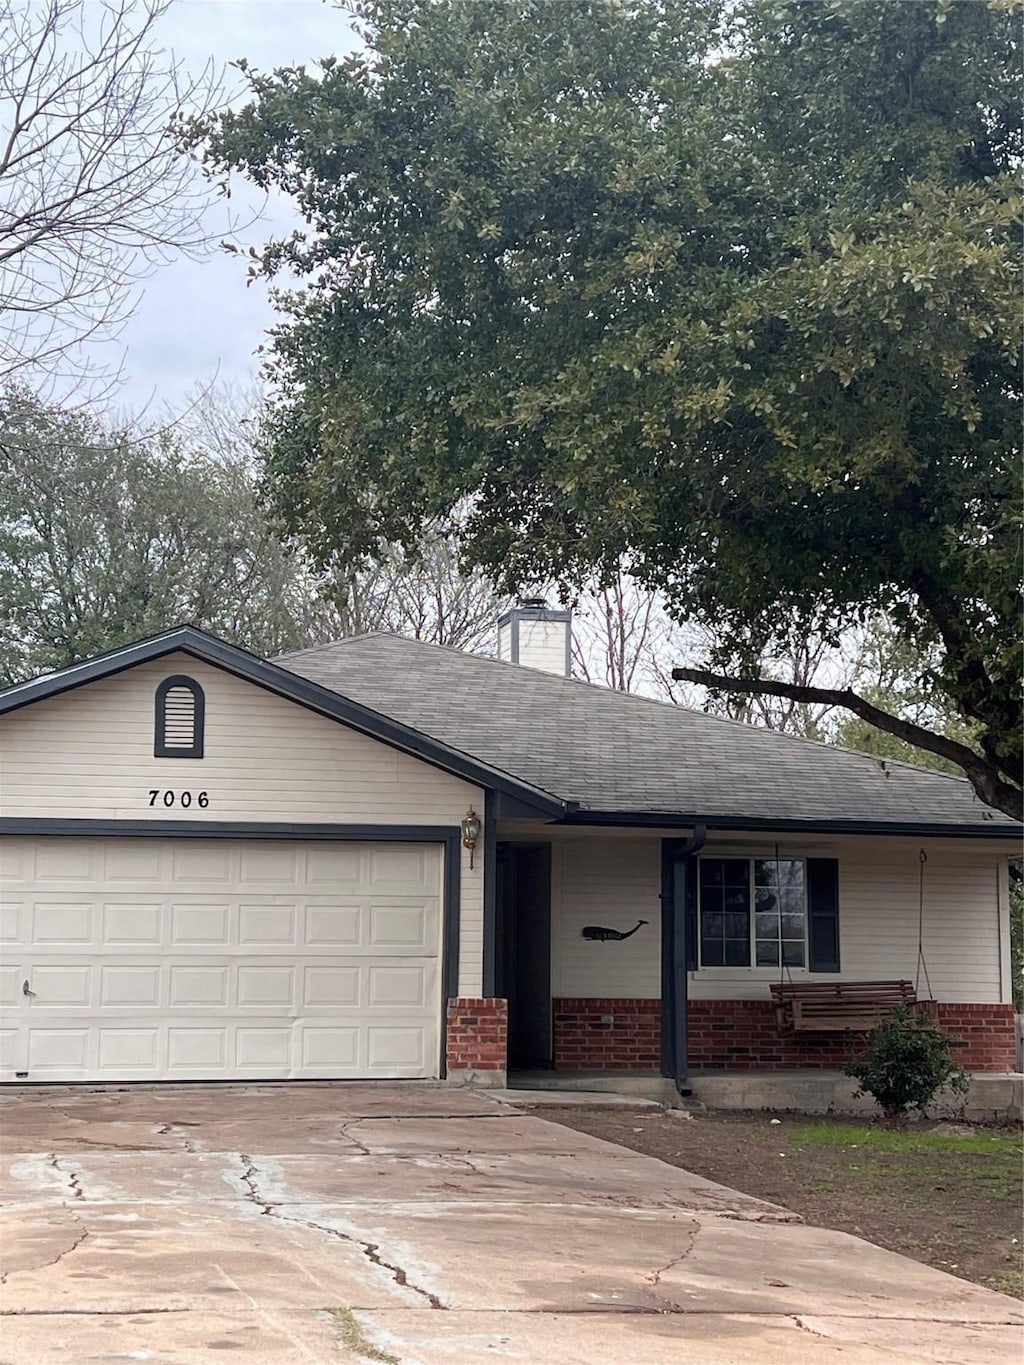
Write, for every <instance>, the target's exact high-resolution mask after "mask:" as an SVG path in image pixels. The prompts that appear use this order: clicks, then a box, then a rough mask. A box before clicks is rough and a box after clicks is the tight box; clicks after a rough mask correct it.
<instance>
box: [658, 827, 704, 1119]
mask: <svg viewBox="0 0 1024 1365" xmlns="http://www.w3.org/2000/svg"><path fill="white" fill-rule="evenodd" d="M706 838H707V830H706V829H705V827H704V826H703V825H697V826H695V827H694V831H693V835H692V836H691V837H690V838H689V839H663V840H662V841H661V1062H662V1071H663V1072H665V1074H667V1075H669V1076H671V1077H672V1078H673V1080H674V1081H675V1083H676V1089H677V1090H678V1092H679V1093H680V1095H688V1094H689V1093H690V1088H689V1083H688V1074H687V1060H688V1059H687V1046H686V1024H687V986H688V977H687V971H688V969H689V965H690V962H691V961H693V960H695V954H694V953H693V951H692V950H693V947H694V945H691V944H689V943H688V938H689V935H690V934H691V933H692V930H691V928H690V924H689V921H690V919H691V916H690V915H689V913H688V909H689V905H690V903H691V900H692V898H693V897H694V896H695V894H696V883H695V877H696V858H695V856H694V855H695V854H696V853H698V852H699V851H700V850H701V849H702V848H703V847H704V840H705V839H706Z"/></svg>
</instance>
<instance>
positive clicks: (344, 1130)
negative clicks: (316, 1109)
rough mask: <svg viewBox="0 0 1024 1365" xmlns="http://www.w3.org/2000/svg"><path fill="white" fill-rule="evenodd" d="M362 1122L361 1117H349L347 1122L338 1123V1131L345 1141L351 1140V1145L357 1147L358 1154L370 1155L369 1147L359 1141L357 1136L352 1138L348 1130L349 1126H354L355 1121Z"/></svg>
mask: <svg viewBox="0 0 1024 1365" xmlns="http://www.w3.org/2000/svg"><path fill="white" fill-rule="evenodd" d="M362 1122H363V1120H362V1119H350V1120H349V1121H348V1122H347V1123H342V1124H339V1125H338V1132H339V1133H340V1134H341V1136H342V1137H343V1138H344V1139H345V1141H346V1142H351V1143H352V1145H353V1147H358V1149H359V1155H360V1156H370V1155H371V1152H370V1149H369V1147H367V1146H366V1145H365V1144H364V1143H362V1142H360V1141H359V1139H358V1138H354V1137H353V1136H352V1134H351V1133H350V1132H349V1131H348V1130H349V1129H350V1128H354V1127H355V1125H356V1124H357V1123H362Z"/></svg>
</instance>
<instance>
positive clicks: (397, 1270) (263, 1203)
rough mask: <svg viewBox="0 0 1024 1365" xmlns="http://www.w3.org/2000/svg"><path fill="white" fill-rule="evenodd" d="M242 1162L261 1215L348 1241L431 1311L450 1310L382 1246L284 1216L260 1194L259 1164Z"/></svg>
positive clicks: (244, 1181)
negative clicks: (382, 1250) (388, 1256)
mask: <svg viewBox="0 0 1024 1365" xmlns="http://www.w3.org/2000/svg"><path fill="white" fill-rule="evenodd" d="M238 1159H239V1160H240V1161H241V1163H242V1184H243V1185H244V1186H245V1187H246V1190H247V1191H248V1198H249V1199H251V1200H252V1202H253V1203H254V1204H255V1205H256V1207H257V1208H258V1209H259V1210H260V1213H261V1215H263V1216H268V1217H271V1218H276V1219H277V1220H278V1221H279V1222H281V1223H296V1224H298V1225H299V1226H300V1227H307V1228H313V1229H315V1230H316V1231H317V1232H323V1233H326V1234H327V1236H328V1237H336V1238H337V1239H338V1240H339V1241H341V1242H347V1243H348V1244H349V1245H350V1246H354V1247H357V1248H358V1249H359V1250H360V1251H361V1252H362V1254H363V1255H364V1256H365V1257H366V1259H367V1260H368V1261H369V1262H370V1264H371V1265H375V1266H379V1267H380V1269H382V1270H387V1271H389V1272H390V1274H391V1278H392V1279H393V1280H394V1282H395V1284H397V1285H400V1286H401V1287H402V1288H403V1289H411V1290H412V1292H413V1293H414V1294H419V1295H420V1296H421V1297H422V1298H424V1299H426V1301H427V1302H428V1303H429V1304H430V1306H431V1308H439V1309H446V1308H447V1307H448V1305H447V1304H445V1303H442V1302H441V1300H440V1299H439V1298H438V1296H437V1295H436V1294H433V1293H431V1292H430V1290H429V1289H424V1288H423V1287H422V1286H421V1285H418V1284H415V1283H414V1282H413V1281H412V1280H410V1279H409V1276H408V1273H407V1272H406V1271H405V1270H404V1269H403V1268H402V1267H401V1266H400V1265H395V1264H394V1263H393V1262H391V1261H386V1260H385V1259H384V1258H383V1256H381V1254H380V1243H379V1242H371V1241H368V1240H367V1239H365V1238H362V1237H355V1236H353V1235H352V1234H351V1233H348V1232H342V1231H341V1230H340V1228H331V1227H326V1226H325V1225H324V1224H323V1223H316V1222H314V1221H313V1220H312V1219H310V1218H300V1217H297V1216H296V1215H295V1214H292V1213H287V1212H285V1213H281V1212H280V1211H279V1210H281V1209H282V1208H285V1209H286V1208H287V1207H288V1206H287V1205H284V1204H273V1203H270V1201H269V1200H266V1199H264V1198H263V1196H262V1195H261V1194H260V1190H259V1185H258V1178H259V1177H258V1174H257V1171H256V1164H255V1162H254V1161H253V1159H252V1157H250V1156H246V1155H245V1153H244V1152H239V1154H238Z"/></svg>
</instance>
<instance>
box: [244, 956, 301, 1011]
mask: <svg viewBox="0 0 1024 1365" xmlns="http://www.w3.org/2000/svg"><path fill="white" fill-rule="evenodd" d="M295 977H296V972H295V968H294V967H292V966H285V965H279V966H259V967H239V968H238V974H237V978H236V979H237V987H238V991H237V1001H238V1007H239V1009H248V1008H251V1007H252V1006H268V1005H269V1006H276V1005H285V1006H287V1007H288V1008H289V1009H291V1008H292V1006H294V1005H295V1003H296V999H295Z"/></svg>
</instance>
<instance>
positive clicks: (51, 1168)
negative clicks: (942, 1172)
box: [0, 1085, 1024, 1365]
mask: <svg viewBox="0 0 1024 1365" xmlns="http://www.w3.org/2000/svg"><path fill="white" fill-rule="evenodd" d="M680 1122H685V1120H683V1119H681V1120H680ZM0 1133H2V1138H3V1145H4V1151H5V1156H4V1163H3V1171H2V1189H0V1198H2V1199H3V1203H4V1213H3V1219H4V1221H3V1227H2V1238H0V1254H2V1266H0V1269H2V1273H3V1288H2V1291H0V1292H2V1296H3V1299H2V1313H3V1316H2V1317H0V1362H5V1363H6V1365H50V1363H51V1362H58V1361H59V1362H61V1365H66V1362H74V1363H75V1365H84V1362H128V1361H153V1362H159V1363H160V1365H199V1363H200V1362H201V1363H202V1365H209V1362H215V1361H220V1360H224V1361H229V1360H230V1361H233V1362H236V1365H257V1363H259V1365H303V1362H315V1363H316V1365H342V1363H343V1362H363V1363H364V1365H365V1363H366V1362H376V1363H377V1365H382V1363H384V1365H386V1363H387V1362H401V1365H413V1363H414V1362H421V1363H422V1365H479V1363H480V1362H486V1361H488V1360H494V1361H498V1362H529V1365H561V1363H563V1362H574V1363H576V1362H578V1363H579V1365H613V1363H614V1365H621V1362H627V1363H628V1365H662V1363H663V1362H673V1365H678V1362H680V1361H686V1362H687V1365H705V1363H706V1365H746V1363H747V1362H749V1365H755V1362H756V1365H804V1362H806V1365H811V1363H812V1362H813V1365H830V1362H836V1363H837V1365H839V1363H840V1362H841V1365H868V1362H871V1365H878V1363H879V1362H888V1363H889V1365H896V1363H897V1362H899V1365H911V1363H912V1362H918V1361H922V1362H923V1361H927V1362H950V1363H952V1362H955V1365H974V1362H977V1363H978V1365H982V1363H983V1362H984V1365H995V1362H1003V1361H1007V1362H1009V1361H1015V1362H1016V1361H1019V1359H1020V1348H1021V1323H1022V1322H1024V1317H1022V1314H1021V1311H1020V1305H1019V1304H1018V1303H1017V1302H1016V1301H1015V1300H1013V1299H1009V1298H1006V1297H1004V1296H1002V1295H1000V1294H995V1293H991V1292H989V1291H988V1290H984V1289H980V1288H978V1287H976V1286H973V1285H970V1284H968V1283H966V1282H965V1281H962V1280H958V1279H955V1278H953V1277H952V1276H949V1275H944V1274H942V1273H941V1272H939V1271H936V1270H931V1269H929V1268H928V1267H926V1266H923V1265H918V1264H917V1263H916V1262H913V1261H909V1260H906V1259H904V1258H902V1257H900V1256H896V1255H894V1254H892V1253H890V1252H887V1251H882V1250H880V1249H879V1248H877V1247H874V1246H871V1245H869V1244H868V1243H866V1242H862V1241H860V1240H858V1239H857V1238H855V1237H849V1236H846V1235H845V1234H843V1233H838V1232H826V1231H822V1230H820V1229H818V1228H811V1227H805V1226H803V1225H802V1224H800V1223H799V1222H797V1221H795V1220H793V1218H792V1216H791V1215H789V1214H787V1213H786V1212H785V1211H784V1210H781V1209H778V1208H775V1207H774V1206H772V1205H768V1204H764V1203H761V1202H759V1201H757V1200H755V1199H751V1198H748V1197H747V1196H744V1195H741V1194H738V1193H736V1192H735V1191H731V1190H727V1189H725V1188H723V1187H722V1186H718V1185H714V1184H712V1183H711V1182H709V1181H706V1180H703V1179H701V1178H699V1177H697V1176H692V1175H689V1174H688V1173H687V1172H685V1171H679V1170H676V1169H675V1168H673V1167H671V1166H667V1165H664V1164H663V1163H662V1162H659V1161H656V1160H654V1159H652V1158H649V1157H644V1156H640V1155H638V1154H636V1153H633V1152H628V1151H625V1150H623V1149H622V1148H620V1147H616V1146H614V1145H612V1144H610V1143H606V1142H602V1141H600V1140H598V1139H596V1138H591V1137H588V1136H586V1135H584V1134H582V1133H576V1132H572V1131H570V1130H569V1129H565V1128H561V1127H558V1126H557V1125H555V1124H551V1123H548V1122H546V1121H545V1120H544V1119H543V1118H542V1117H539V1116H537V1115H536V1114H531V1113H521V1112H517V1110H516V1109H515V1108H513V1107H512V1106H511V1105H510V1104H508V1103H505V1102H502V1101H499V1100H496V1099H493V1098H489V1097H487V1096H483V1095H476V1094H472V1093H468V1092H466V1091H460V1090H453V1089H446V1088H444V1087H442V1086H416V1085H406V1086H398V1085H394V1086H357V1085H345V1086H328V1085H292V1086H288V1087H281V1088H273V1087H269V1086H268V1087H245V1088H243V1087H231V1088H222V1087H212V1086H211V1087H206V1088H202V1087H170V1088H166V1089H155V1090H154V1089H150V1090H133V1089H122V1090H111V1091H105V1092H96V1091H93V1092H89V1091H82V1090H78V1089H60V1090H57V1089H49V1090H46V1091H22V1092H18V1093H14V1092H11V1093H9V1094H5V1096H4V1098H3V1102H2V1109H0Z"/></svg>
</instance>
